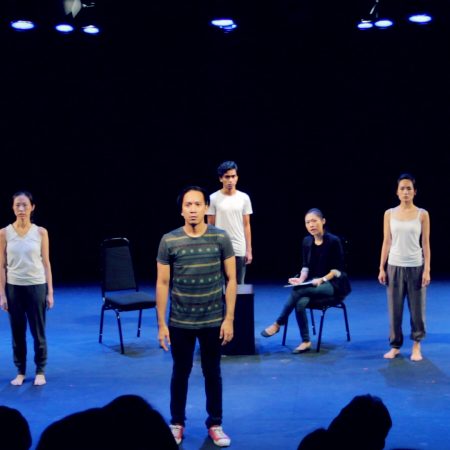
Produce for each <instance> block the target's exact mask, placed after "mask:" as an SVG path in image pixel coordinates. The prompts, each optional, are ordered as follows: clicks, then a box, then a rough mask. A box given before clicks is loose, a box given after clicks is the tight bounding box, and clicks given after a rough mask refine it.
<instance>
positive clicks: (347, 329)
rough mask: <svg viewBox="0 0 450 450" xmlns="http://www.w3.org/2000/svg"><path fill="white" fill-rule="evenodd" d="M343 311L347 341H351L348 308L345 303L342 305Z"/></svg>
mask: <svg viewBox="0 0 450 450" xmlns="http://www.w3.org/2000/svg"><path fill="white" fill-rule="evenodd" d="M342 311H343V312H344V320H345V331H346V332H347V341H350V327H349V326H348V316H347V308H346V306H345V305H344V303H342Z"/></svg>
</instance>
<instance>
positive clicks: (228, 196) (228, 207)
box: [207, 161, 253, 284]
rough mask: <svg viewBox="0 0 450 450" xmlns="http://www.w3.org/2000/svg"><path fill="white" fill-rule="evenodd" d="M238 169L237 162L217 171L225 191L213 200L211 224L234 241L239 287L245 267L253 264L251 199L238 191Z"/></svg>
mask: <svg viewBox="0 0 450 450" xmlns="http://www.w3.org/2000/svg"><path fill="white" fill-rule="evenodd" d="M237 171H238V167H237V164H236V163H235V162H234V161H225V162H223V163H222V164H220V166H219V167H218V168H217V174H218V175H219V180H220V182H221V183H222V189H220V190H218V191H216V192H214V193H213V194H211V196H210V205H209V209H208V212H207V214H208V223H210V224H211V225H215V226H216V227H218V228H222V229H223V230H225V231H226V232H227V233H228V235H229V236H230V238H231V243H232V244H233V249H234V253H235V255H236V274H237V282H238V284H244V279H245V269H246V265H247V264H250V263H251V262H252V259H253V256H252V233H251V228H250V214H252V213H253V210H252V203H251V201H250V197H249V196H248V195H247V194H246V193H244V192H241V191H238V190H237V189H236V185H237V182H238V178H239V177H238V174H237Z"/></svg>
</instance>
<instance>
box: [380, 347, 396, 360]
mask: <svg viewBox="0 0 450 450" xmlns="http://www.w3.org/2000/svg"><path fill="white" fill-rule="evenodd" d="M398 355H400V349H398V348H391V349H390V350H389V351H388V352H387V353H385V354H384V355H383V358H385V359H394V358H395V357H396V356H398Z"/></svg>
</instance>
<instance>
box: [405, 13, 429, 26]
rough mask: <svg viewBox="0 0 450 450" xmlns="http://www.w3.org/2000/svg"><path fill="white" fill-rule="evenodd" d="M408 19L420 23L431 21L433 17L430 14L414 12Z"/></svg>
mask: <svg viewBox="0 0 450 450" xmlns="http://www.w3.org/2000/svg"><path fill="white" fill-rule="evenodd" d="M408 20H409V21H410V22H413V23H417V24H419V25H424V24H427V23H430V22H431V21H432V20H433V19H432V17H431V16H430V15H429V14H412V15H411V16H409V17H408Z"/></svg>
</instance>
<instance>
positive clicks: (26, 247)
mask: <svg viewBox="0 0 450 450" xmlns="http://www.w3.org/2000/svg"><path fill="white" fill-rule="evenodd" d="M41 244H42V237H41V234H40V233H39V228H38V227H37V226H36V225H34V224H32V225H31V228H30V229H29V230H28V233H27V234H26V235H25V236H19V235H18V234H17V233H16V230H15V229H14V227H13V226H12V225H8V226H7V227H6V282H7V283H8V284H14V285H16V286H29V285H31V284H44V283H45V282H46V280H45V270H44V265H43V263H42V255H41Z"/></svg>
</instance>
